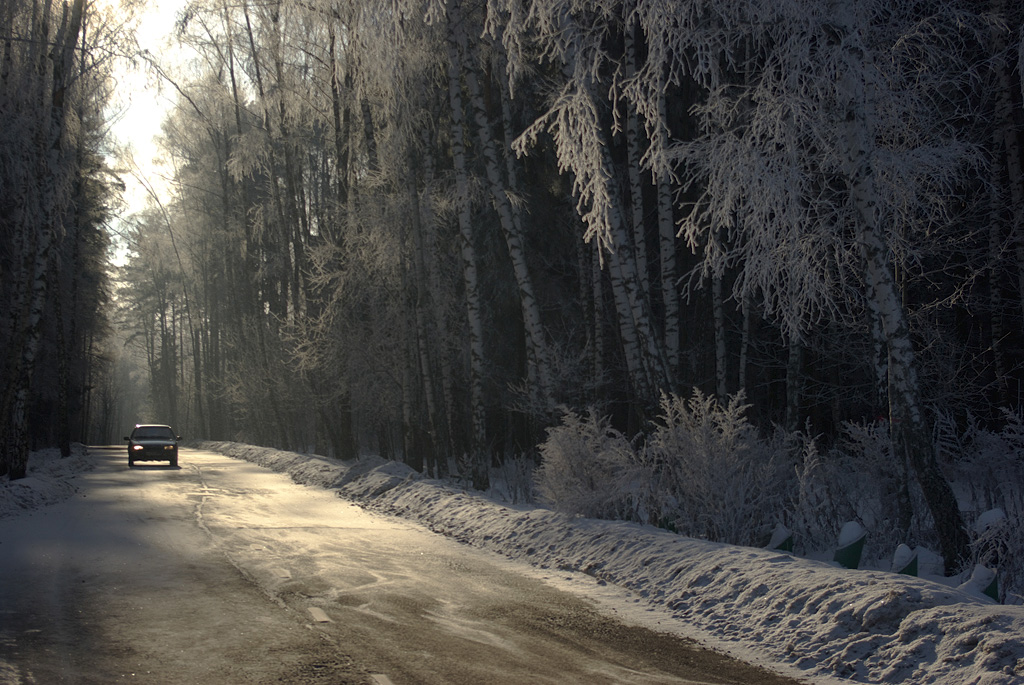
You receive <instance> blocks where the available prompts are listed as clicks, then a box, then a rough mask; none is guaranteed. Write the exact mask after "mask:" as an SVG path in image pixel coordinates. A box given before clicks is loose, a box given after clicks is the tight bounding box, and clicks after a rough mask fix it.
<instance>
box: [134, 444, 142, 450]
mask: <svg viewBox="0 0 1024 685" xmlns="http://www.w3.org/2000/svg"><path fill="white" fill-rule="evenodd" d="M132 449H133V450H141V449H142V445H132Z"/></svg>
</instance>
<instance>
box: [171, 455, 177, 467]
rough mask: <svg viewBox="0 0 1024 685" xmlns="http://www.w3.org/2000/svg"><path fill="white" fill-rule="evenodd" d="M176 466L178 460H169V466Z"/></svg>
mask: <svg viewBox="0 0 1024 685" xmlns="http://www.w3.org/2000/svg"><path fill="white" fill-rule="evenodd" d="M177 465H178V458H177V457H175V458H174V459H171V466H177Z"/></svg>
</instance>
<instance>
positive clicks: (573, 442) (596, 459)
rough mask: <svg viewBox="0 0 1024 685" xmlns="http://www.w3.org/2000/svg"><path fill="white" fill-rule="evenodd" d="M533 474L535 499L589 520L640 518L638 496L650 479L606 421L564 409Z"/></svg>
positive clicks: (624, 439) (622, 437)
mask: <svg viewBox="0 0 1024 685" xmlns="http://www.w3.org/2000/svg"><path fill="white" fill-rule="evenodd" d="M540 453H541V465H540V466H539V467H538V468H537V469H536V471H535V472H534V481H535V484H536V489H537V495H538V497H539V499H540V500H541V501H542V502H545V503H546V504H550V505H551V506H552V507H553V508H555V509H557V510H558V511H562V512H565V513H568V514H579V515H581V516H588V517H592V518H606V519H624V520H643V519H644V514H643V512H641V511H640V507H639V504H640V503H639V498H638V496H637V492H638V491H639V489H640V488H641V487H643V485H644V484H645V483H646V482H649V475H648V474H646V473H645V469H644V467H643V465H642V464H641V463H640V462H639V461H638V460H637V456H636V452H635V450H634V449H633V446H632V445H631V444H630V442H629V440H627V439H626V436H624V435H623V434H622V433H620V432H619V431H617V430H615V429H614V428H612V427H611V425H610V422H609V419H608V417H603V418H598V416H597V414H596V412H595V411H594V410H591V411H589V412H588V413H587V415H586V416H585V417H582V416H580V415H578V414H576V413H574V412H571V411H566V413H565V415H564V417H563V418H562V423H561V425H559V426H555V427H553V428H550V429H549V430H548V438H547V440H546V441H545V442H544V443H543V444H542V445H541V446H540Z"/></svg>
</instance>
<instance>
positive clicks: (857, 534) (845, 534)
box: [833, 521, 867, 569]
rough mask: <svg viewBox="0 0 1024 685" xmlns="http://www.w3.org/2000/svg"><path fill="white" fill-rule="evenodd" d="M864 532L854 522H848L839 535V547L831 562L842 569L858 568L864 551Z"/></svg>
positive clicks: (865, 534)
mask: <svg viewBox="0 0 1024 685" xmlns="http://www.w3.org/2000/svg"><path fill="white" fill-rule="evenodd" d="M866 536H867V533H866V531H865V530H864V529H863V528H862V527H861V525H860V524H859V523H857V522H856V521H850V522H849V523H847V524H846V525H844V526H843V529H842V531H840V533H839V545H838V546H837V547H836V553H835V556H834V557H833V560H834V561H835V562H836V563H837V564H839V565H840V566H842V567H843V568H850V569H855V568H857V567H858V566H860V556H861V553H862V552H863V551H864V538H865V537H866Z"/></svg>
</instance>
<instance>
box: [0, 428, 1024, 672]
mask: <svg viewBox="0 0 1024 685" xmlns="http://www.w3.org/2000/svg"><path fill="white" fill-rule="evenodd" d="M193 446H195V447H198V448H200V449H205V450H212V451H216V452H219V453H222V454H225V455H228V456H231V457H234V458H238V459H244V460H247V461H250V462H253V463H256V464H259V465H261V466H264V467H266V468H269V469H272V470H274V471H278V472H283V473H288V474H289V475H290V476H291V477H292V479H293V480H295V481H296V482H298V483H303V484H306V485H311V486H317V487H323V488H330V489H335V490H336V491H337V492H338V493H339V494H340V495H341V496H343V497H346V498H348V499H351V500H354V501H356V502H358V503H359V504H361V505H362V506H364V507H366V508H368V509H372V510H375V511H379V512H384V513H389V514H393V515H398V516H402V517H406V518H410V519H414V520H416V521H419V522H420V523H422V524H424V525H426V526H427V527H429V528H431V529H432V530H434V531H436V532H439V533H442V534H444V535H447V536H450V537H452V538H455V539H457V540H459V541H462V542H464V543H467V544H471V545H474V546H476V547H480V548H484V549H489V550H492V551H495V552H498V553H501V554H503V555H505V556H507V557H510V558H512V559H517V560H521V561H524V562H528V563H530V564H533V565H534V566H535V567H538V568H540V569H549V570H552V571H557V572H558V575H566V573H568V572H570V571H571V572H579V573H582V574H586V576H589V577H590V578H593V579H595V580H594V581H593V583H592V585H591V586H590V587H591V588H592V589H594V590H595V591H600V590H601V588H602V587H604V588H611V587H613V586H618V587H622V588H626V589H628V590H629V591H630V592H631V593H632V594H633V596H634V597H635V600H636V602H637V604H638V605H643V606H644V607H645V609H646V610H647V611H648V612H649V613H650V614H651V615H657V616H659V617H660V618H659V620H658V621H655V623H657V624H659V625H660V626H661V628H662V629H664V630H667V631H670V632H675V633H678V634H683V635H688V636H690V637H694V638H696V639H698V640H700V641H702V642H704V643H705V644H707V645H708V646H711V647H714V648H716V649H719V650H721V651H725V652H727V653H730V654H732V655H734V656H737V657H740V658H743V659H745V660H747V661H751V662H754V663H760V664H762V665H766V664H767V663H776V664H781V665H783V666H784V667H785V670H786V672H788V673H790V674H795V675H798V676H800V677H802V678H803V679H806V680H808V681H809V682H814V683H831V682H836V681H837V679H847V680H849V681H854V682H866V683H867V682H870V683H914V684H915V685H916V684H918V683H921V684H926V683H935V684H941V685H1012V684H1014V683H1017V684H1019V683H1024V607H1021V606H1002V605H998V604H995V603H994V602H993V601H992V600H990V599H988V598H987V597H985V596H984V595H983V594H981V593H980V592H979V591H978V590H976V589H974V590H972V589H970V586H969V585H967V586H965V587H964V588H955V587H950V586H949V585H947V584H945V583H944V582H940V581H942V579H922V578H914V577H910V576H902V575H896V574H892V573H883V572H880V571H863V570H861V571H849V570H844V569H840V568H838V567H837V566H836V565H833V564H830V563H824V562H821V561H813V560H808V559H801V558H798V557H794V556H791V555H789V554H785V553H780V552H776V551H770V550H763V549H754V548H747V547H736V546H731V545H723V544H717V543H710V542H703V541H700V540H694V539H691V538H685V537H681V536H679V535H675V534H672V533H669V532H666V531H663V530H660V529H657V528H653V527H649V526H640V525H636V524H631V523H622V522H614V521H598V520H594V519H584V518H572V517H568V516H565V515H562V514H558V513H555V512H552V511H549V510H546V509H542V508H535V507H526V506H508V505H504V504H500V503H497V502H494V501H491V500H489V499H487V498H485V497H483V496H480V495H476V494H468V493H466V492H463V491H460V490H457V489H455V488H452V487H449V486H446V485H445V484H442V483H439V482H436V481H430V480H425V479H423V478H421V477H420V476H419V475H418V474H416V473H415V472H414V471H412V470H411V469H409V468H408V467H406V466H405V465H403V464H398V463H394V462H385V461H383V460H381V459H373V458H370V459H364V460H360V461H359V462H355V463H347V464H345V463H340V462H336V461H331V460H327V459H324V458H321V457H316V456H307V455H299V454H295V453H290V452H281V451H277V450H273V449H268V448H261V447H252V446H248V445H241V444H237V443H214V442H204V443H197V444H195V445H193ZM91 464H92V461H91V459H90V458H89V457H88V456H87V455H84V454H77V455H76V456H73V457H71V458H69V459H60V458H59V455H57V454H56V452H53V453H51V452H49V451H47V452H42V453H35V454H34V455H33V458H32V461H31V464H30V466H31V471H30V477H29V478H25V479H22V480H19V481H15V482H14V483H10V482H8V481H7V480H6V479H0V517H3V516H5V515H11V514H14V513H18V512H20V511H23V510H24V509H27V508H32V507H36V506H42V505H44V504H47V503H51V502H54V501H57V500H59V499H61V498H63V497H67V496H68V495H70V494H71V493H72V492H74V490H75V488H74V485H73V476H74V474H75V473H78V472H80V471H83V470H86V469H88V468H90V467H91ZM661 619H664V620H661Z"/></svg>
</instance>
